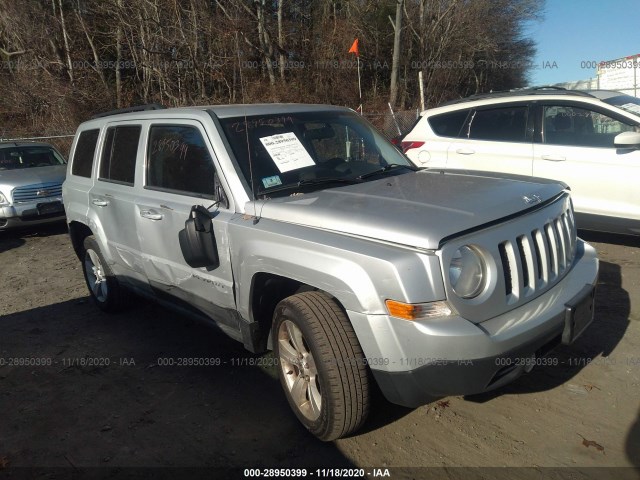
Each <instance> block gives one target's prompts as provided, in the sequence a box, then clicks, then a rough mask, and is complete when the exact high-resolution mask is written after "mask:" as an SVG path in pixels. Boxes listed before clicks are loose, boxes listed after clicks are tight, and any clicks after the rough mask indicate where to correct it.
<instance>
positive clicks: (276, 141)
mask: <svg viewBox="0 0 640 480" xmlns="http://www.w3.org/2000/svg"><path fill="white" fill-rule="evenodd" d="M260 141H261V142H262V145H264V148H265V149H266V150H267V153H269V155H271V158H272V159H273V162H274V163H275V164H276V167H278V170H280V173H285V172H290V171H291V170H297V169H299V168H304V167H310V166H312V165H315V164H316V163H315V162H314V161H313V158H311V155H309V152H307V150H306V149H305V148H304V145H302V143H300V140H298V137H296V134H295V133H292V132H288V133H280V134H278V135H271V136H269V137H262V138H261V139H260Z"/></svg>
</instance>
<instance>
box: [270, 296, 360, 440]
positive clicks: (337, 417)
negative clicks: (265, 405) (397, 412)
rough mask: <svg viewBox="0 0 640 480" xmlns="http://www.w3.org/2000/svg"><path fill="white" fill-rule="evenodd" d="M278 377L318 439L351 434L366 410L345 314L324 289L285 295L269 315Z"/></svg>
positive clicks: (357, 357)
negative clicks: (272, 315)
mask: <svg viewBox="0 0 640 480" xmlns="http://www.w3.org/2000/svg"><path fill="white" fill-rule="evenodd" d="M272 328H273V331H272V335H273V339H274V343H275V353H276V357H277V358H278V360H279V367H278V375H279V377H280V383H281V384H282V388H283V389H284V391H285V395H286V397H287V400H288V402H289V405H290V406H291V409H292V410H293V411H294V413H295V414H296V416H297V417H298V419H299V420H300V422H302V424H303V425H304V426H305V427H306V428H307V429H308V430H309V431H310V432H311V433H312V434H313V435H315V436H316V437H318V438H319V439H320V440H324V441H330V440H335V439H337V438H341V437H344V436H347V435H349V434H351V433H353V432H355V431H356V430H357V429H358V428H360V427H361V426H362V424H363V423H364V422H365V420H366V418H367V415H368V414H369V404H370V385H369V384H370V378H369V371H368V369H367V366H366V363H365V358H364V354H363V353H362V349H361V347H360V344H359V343H358V339H357V337H356V334H355V332H354V331H353V327H352V326H351V323H350V322H349V319H348V318H347V315H346V314H345V312H344V311H343V310H342V308H341V307H340V306H339V305H338V304H337V302H336V301H335V300H334V299H333V298H332V297H331V296H329V295H327V294H326V293H323V292H304V293H299V294H296V295H292V296H291V297H288V298H285V299H284V300H282V301H281V302H280V303H279V304H278V305H277V306H276V310H275V313H274V317H273V327H272Z"/></svg>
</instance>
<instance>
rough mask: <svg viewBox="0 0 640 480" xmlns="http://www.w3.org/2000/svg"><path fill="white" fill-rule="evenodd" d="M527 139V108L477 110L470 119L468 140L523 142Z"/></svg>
mask: <svg viewBox="0 0 640 480" xmlns="http://www.w3.org/2000/svg"><path fill="white" fill-rule="evenodd" d="M526 137H527V107H526V106H518V107H506V108H491V109H486V110H478V111H476V113H475V114H474V116H473V118H472V119H471V125H470V129H469V138H472V139H476V140H493V141H496V142H524V141H526Z"/></svg>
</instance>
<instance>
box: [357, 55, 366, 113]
mask: <svg viewBox="0 0 640 480" xmlns="http://www.w3.org/2000/svg"><path fill="white" fill-rule="evenodd" d="M356 58H357V59H358V95H359V96H360V115H363V114H364V112H363V111H362V85H361V84H360V55H356Z"/></svg>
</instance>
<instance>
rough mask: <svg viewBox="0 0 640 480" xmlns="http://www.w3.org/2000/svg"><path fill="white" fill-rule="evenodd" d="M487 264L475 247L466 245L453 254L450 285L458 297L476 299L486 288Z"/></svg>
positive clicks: (450, 266) (450, 267) (450, 265)
mask: <svg viewBox="0 0 640 480" xmlns="http://www.w3.org/2000/svg"><path fill="white" fill-rule="evenodd" d="M485 271H486V268H485V264H484V261H483V260H482V257H481V256H480V254H479V253H478V251H477V250H475V249H474V248H473V247H470V246H468V245H465V246H464V247H460V248H459V249H458V250H456V252H455V253H454V254H453V258H452V259H451V263H450V264H449V283H451V287H452V288H453V291H454V293H455V294H456V295H458V296H459V297H462V298H474V297H477V296H478V295H480V293H481V292H482V290H484V287H485Z"/></svg>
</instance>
